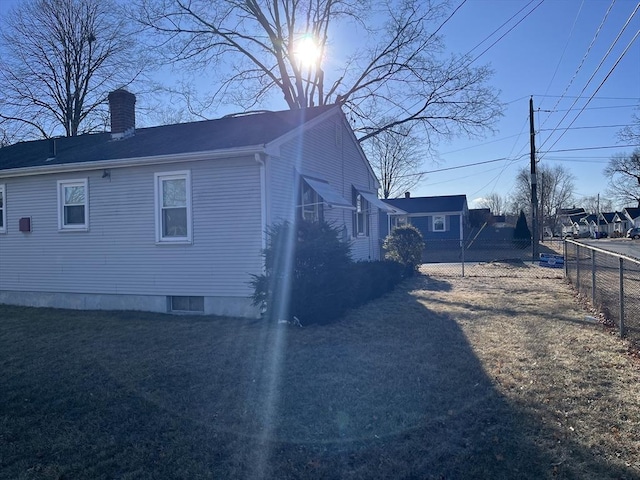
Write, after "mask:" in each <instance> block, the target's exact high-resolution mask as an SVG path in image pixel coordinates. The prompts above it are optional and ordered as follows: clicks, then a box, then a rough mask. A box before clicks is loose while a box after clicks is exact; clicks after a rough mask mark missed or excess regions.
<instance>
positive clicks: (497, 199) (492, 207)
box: [478, 192, 507, 215]
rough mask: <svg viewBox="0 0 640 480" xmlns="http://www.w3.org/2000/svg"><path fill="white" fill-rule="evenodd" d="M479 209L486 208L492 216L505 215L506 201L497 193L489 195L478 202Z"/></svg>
mask: <svg viewBox="0 0 640 480" xmlns="http://www.w3.org/2000/svg"><path fill="white" fill-rule="evenodd" d="M478 206H479V207H480V208H488V209H489V211H490V212H491V213H492V214H493V215H504V214H505V213H507V199H506V198H505V197H503V196H502V195H500V194H499V193H495V192H494V193H490V194H488V195H485V196H484V197H483V198H481V199H480V200H479V201H478Z"/></svg>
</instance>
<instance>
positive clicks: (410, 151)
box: [364, 126, 424, 198]
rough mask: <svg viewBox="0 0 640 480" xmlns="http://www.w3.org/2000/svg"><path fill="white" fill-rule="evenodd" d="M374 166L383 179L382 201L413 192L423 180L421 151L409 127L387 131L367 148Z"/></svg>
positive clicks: (366, 146) (367, 143) (379, 176)
mask: <svg viewBox="0 0 640 480" xmlns="http://www.w3.org/2000/svg"><path fill="white" fill-rule="evenodd" d="M364 149H365V151H366V152H367V157H368V158H369V161H370V162H371V167H372V168H373V170H374V171H375V172H376V175H377V176H378V179H380V188H381V190H382V192H381V194H382V198H395V197H398V196H400V195H402V194H403V193H404V192H408V191H410V190H411V189H412V188H413V187H415V186H416V185H418V183H420V181H421V180H422V179H423V178H424V174H423V173H420V167H421V166H422V164H423V160H422V159H423V156H422V149H421V148H420V143H419V140H418V139H417V138H415V137H414V136H412V135H411V132H410V129H409V128H407V127H403V126H401V127H398V129H397V131H396V130H395V129H394V130H393V131H392V130H386V131H384V132H382V133H380V134H379V135H377V136H375V137H373V138H372V139H371V141H369V142H366V143H365V146H364Z"/></svg>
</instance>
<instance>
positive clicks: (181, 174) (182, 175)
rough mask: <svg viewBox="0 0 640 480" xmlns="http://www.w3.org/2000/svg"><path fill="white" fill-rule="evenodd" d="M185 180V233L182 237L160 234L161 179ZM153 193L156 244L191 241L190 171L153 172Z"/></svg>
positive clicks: (188, 242)
mask: <svg viewBox="0 0 640 480" xmlns="http://www.w3.org/2000/svg"><path fill="white" fill-rule="evenodd" d="M179 179H184V180H185V188H186V190H187V192H186V199H187V205H186V206H187V235H186V236H184V237H163V236H162V187H161V185H162V181H163V180H179ZM154 194H155V216H156V244H163V245H167V244H170V245H175V244H185V243H186V244H190V243H192V236H193V228H192V216H191V171H190V170H179V171H175V172H162V173H155V174H154Z"/></svg>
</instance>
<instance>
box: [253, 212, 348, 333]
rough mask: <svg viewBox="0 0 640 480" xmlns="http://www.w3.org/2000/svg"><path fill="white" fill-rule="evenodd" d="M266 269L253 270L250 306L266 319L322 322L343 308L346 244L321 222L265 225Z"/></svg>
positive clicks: (346, 259)
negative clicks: (262, 272)
mask: <svg viewBox="0 0 640 480" xmlns="http://www.w3.org/2000/svg"><path fill="white" fill-rule="evenodd" d="M268 237H269V242H268V246H267V248H266V249H265V251H264V252H263V255H264V259H265V273H264V274H262V275H254V276H253V280H252V282H251V284H252V286H253V288H254V294H253V301H254V305H258V306H260V307H261V308H262V309H263V311H264V312H265V314H266V316H267V317H268V318H271V319H274V320H279V319H285V320H289V319H292V318H293V317H294V316H295V317H297V318H298V319H300V321H301V322H303V323H326V322H328V321H330V320H332V319H334V318H336V317H338V316H340V315H341V314H342V313H344V311H345V310H346V308H347V306H346V304H345V303H346V301H345V298H344V297H345V295H344V292H345V290H346V289H347V285H348V283H347V272H348V267H349V265H350V264H351V263H352V261H351V256H350V246H349V244H347V243H344V242H342V241H340V237H341V232H340V231H339V230H338V229H337V228H335V227H333V226H331V225H329V224H327V223H326V222H320V223H318V222H303V221H301V222H298V223H297V224H296V225H295V226H294V225H292V224H291V223H289V222H284V223H281V224H278V225H275V226H274V227H272V228H270V229H269V231H268Z"/></svg>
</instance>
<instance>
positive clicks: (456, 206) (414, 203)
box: [384, 195, 467, 213]
mask: <svg viewBox="0 0 640 480" xmlns="http://www.w3.org/2000/svg"><path fill="white" fill-rule="evenodd" d="M384 202H386V203H388V204H389V205H392V206H394V207H397V208H400V209H401V210H404V211H405V212H407V213H429V212H461V211H463V210H464V206H465V205H466V204H467V196H466V195H443V196H439V197H413V198H386V199H384Z"/></svg>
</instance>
